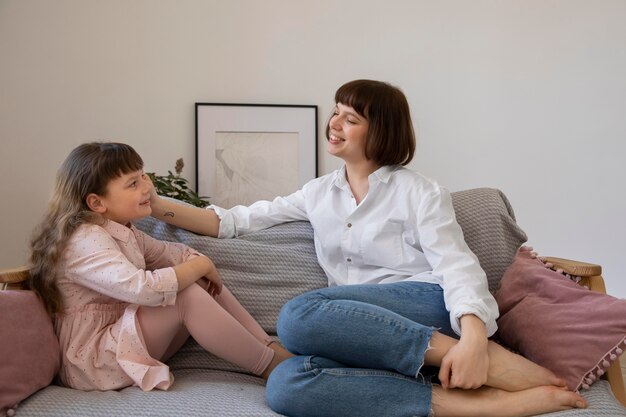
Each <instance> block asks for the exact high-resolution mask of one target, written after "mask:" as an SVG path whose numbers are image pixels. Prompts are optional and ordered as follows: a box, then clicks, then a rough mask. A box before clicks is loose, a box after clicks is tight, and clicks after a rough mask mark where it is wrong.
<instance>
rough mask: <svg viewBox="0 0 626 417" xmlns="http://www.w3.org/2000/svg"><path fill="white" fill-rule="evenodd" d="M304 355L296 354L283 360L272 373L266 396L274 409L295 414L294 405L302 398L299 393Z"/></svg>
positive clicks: (278, 411)
mask: <svg viewBox="0 0 626 417" xmlns="http://www.w3.org/2000/svg"><path fill="white" fill-rule="evenodd" d="M302 360H303V357H301V356H296V357H293V358H289V359H287V360H286V361H283V362H281V363H280V364H279V365H278V366H277V367H276V368H274V370H273V371H272V373H271V374H270V377H269V379H268V380H267V384H266V386H265V398H266V400H267V404H268V405H269V406H270V408H271V409H272V410H274V411H275V412H277V413H279V414H285V415H294V413H295V412H296V410H294V407H296V405H297V404H298V403H299V401H300V400H302V398H301V396H300V395H299V393H298V388H299V387H300V386H301V384H300V383H299V379H300V377H299V375H300V369H301V368H302Z"/></svg>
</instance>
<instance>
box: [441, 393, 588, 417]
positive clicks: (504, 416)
mask: <svg viewBox="0 0 626 417" xmlns="http://www.w3.org/2000/svg"><path fill="white" fill-rule="evenodd" d="M432 395H433V396H432V409H433V413H434V415H435V416H437V417H526V416H534V415H537V414H544V413H551V412H555V411H562V410H569V409H572V408H586V407H587V402H586V401H585V399H584V398H583V397H582V396H580V395H579V394H576V393H574V392H571V391H567V390H565V389H562V388H559V387H553V386H552V387H549V386H543V387H535V388H530V389H527V390H523V391H517V392H509V391H504V390H500V389H497V388H489V387H483V388H479V389H475V390H463V389H448V390H446V389H443V388H442V387H440V386H438V385H434V386H433V394H432Z"/></svg>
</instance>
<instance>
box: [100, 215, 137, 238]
mask: <svg viewBox="0 0 626 417" xmlns="http://www.w3.org/2000/svg"><path fill="white" fill-rule="evenodd" d="M102 227H103V228H104V230H106V231H107V232H108V233H109V234H110V235H111V236H112V237H113V238H114V239H116V240H119V241H121V242H124V243H126V242H128V239H130V235H131V233H132V232H133V231H132V228H133V225H132V224H130V223H129V226H124V225H123V224H119V223H117V222H114V221H113V220H107V221H106V223H104V225H103V226H102Z"/></svg>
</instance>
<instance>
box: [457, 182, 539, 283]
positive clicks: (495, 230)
mask: <svg viewBox="0 0 626 417" xmlns="http://www.w3.org/2000/svg"><path fill="white" fill-rule="evenodd" d="M451 196H452V204H453V205H454V211H455V213H456V219H457V222H458V223H459V225H460V226H461V229H463V235H464V237H465V241H466V242H467V245H468V246H469V247H470V249H471V250H472V252H474V253H475V254H476V256H477V257H478V260H479V261H480V266H481V267H482V268H483V269H484V270H485V273H486V274H487V280H488V282H489V291H491V292H492V293H494V294H495V292H496V291H497V289H498V286H499V285H500V279H501V278H502V275H503V274H504V271H505V270H506V268H507V267H508V266H509V265H510V264H511V262H512V260H513V257H514V256H515V252H516V251H517V249H518V248H519V247H520V246H521V245H522V244H523V243H524V242H526V239H527V238H526V234H525V233H524V231H523V230H522V229H521V228H520V227H519V226H518V225H517V223H516V222H515V213H514V212H513V208H512V207H511V204H510V203H509V200H508V199H507V198H506V196H505V195H504V193H502V191H500V190H496V189H494V188H475V189H472V190H464V191H456V192H453V193H451Z"/></svg>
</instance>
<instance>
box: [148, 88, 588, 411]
mask: <svg viewBox="0 0 626 417" xmlns="http://www.w3.org/2000/svg"><path fill="white" fill-rule="evenodd" d="M335 102H336V107H335V109H334V111H333V114H332V115H331V117H330V119H329V122H328V125H327V127H326V138H327V144H328V145H327V146H328V152H329V153H330V154H331V155H334V156H337V157H339V158H341V159H342V160H343V161H344V166H343V167H342V168H341V169H339V170H337V171H335V172H333V173H331V174H328V175H325V176H323V177H320V178H316V179H314V180H312V181H310V182H309V183H307V184H306V185H305V186H304V187H303V188H302V189H301V190H299V191H297V192H295V193H293V194H291V195H289V196H286V197H279V198H276V199H274V200H273V201H271V202H269V201H259V202H257V203H254V204H252V205H251V206H249V207H243V206H236V207H233V208H232V209H229V210H225V209H223V208H220V207H215V206H212V207H210V208H211V210H198V209H195V208H190V207H181V206H179V205H177V204H175V203H172V202H170V201H166V200H162V199H159V198H157V197H156V195H154V198H153V209H154V210H153V216H155V217H156V218H160V219H163V220H165V221H167V222H168V223H172V224H175V225H177V226H180V227H184V228H187V229H190V230H192V231H195V232H197V233H203V234H207V235H210V236H218V237H233V236H238V235H242V234H245V233H248V232H251V231H254V230H259V229H262V228H266V227H270V226H273V225H275V224H278V223H282V222H288V221H296V220H308V221H310V222H311V225H312V227H313V229H314V232H315V233H314V235H315V247H316V251H317V256H318V260H319V263H320V265H321V266H322V268H323V269H324V271H325V272H326V274H327V276H328V281H329V288H324V289H321V290H317V291H313V292H310V293H307V294H303V295H301V296H298V297H296V298H295V299H293V300H291V301H290V302H288V303H287V304H286V305H285V306H284V307H283V309H282V311H281V314H280V317H279V320H278V326H277V328H278V334H279V336H280V338H281V341H282V342H283V343H284V345H285V347H286V348H288V349H289V350H290V351H292V352H293V353H295V354H296V355H298V356H296V357H293V358H291V359H288V360H286V361H285V362H283V363H281V364H280V365H279V366H277V367H276V369H275V371H274V372H273V373H272V375H271V377H270V379H269V380H268V384H267V400H268V402H269V404H270V406H271V407H272V408H273V409H274V410H275V411H277V412H279V413H282V414H286V415H290V416H335V415H337V416H350V415H355V416H383V415H384V416H405V415H406V416H415V415H419V416H428V415H431V414H434V415H436V416H437V417H440V416H483V417H484V416H497V417H506V416H512V417H515V416H528V415H534V414H540V413H545V412H550V411H556V410H564V409H568V408H573V407H580V408H582V407H586V402H585V400H584V399H583V398H582V397H581V396H580V395H578V394H576V393H572V392H568V391H566V390H565V389H564V383H563V381H562V380H561V379H560V378H558V377H556V376H555V375H553V374H552V373H551V372H550V371H548V370H546V369H544V368H542V367H540V366H537V365H535V364H533V363H532V362H530V361H528V360H526V359H524V358H522V357H521V356H519V355H515V354H513V353H510V352H508V351H507V350H505V349H503V348H502V347H500V346H499V345H497V344H495V343H493V342H490V341H488V337H489V336H491V335H492V334H493V333H494V332H495V331H496V323H495V319H496V318H497V316H498V311H497V305H496V303H495V300H494V299H493V297H492V296H491V294H490V293H489V291H488V289H487V281H486V277H485V273H484V272H483V271H482V269H481V268H480V266H479V264H478V260H477V259H476V257H475V256H474V254H473V253H472V252H471V251H470V249H469V248H468V247H467V245H466V244H465V242H464V240H463V234H462V231H461V229H460V227H459V225H458V224H457V222H456V220H455V216H454V210H453V208H452V204H451V200H450V195H449V193H448V192H447V191H446V190H445V189H444V188H442V187H440V186H439V185H438V184H437V183H436V182H435V181H432V180H430V179H428V178H426V177H424V176H422V175H420V174H418V173H415V172H413V171H410V170H408V169H406V168H404V165H406V164H408V163H409V162H410V161H411V159H412V158H413V155H414V152H415V136H414V132H413V127H412V122H411V116H410V111H409V106H408V103H407V100H406V97H405V96H404V94H403V93H402V91H400V90H399V89H398V88H396V87H394V86H391V85H389V84H387V83H384V82H379V81H372V80H356V81H352V82H349V83H347V84H345V85H343V86H341V87H340V88H339V89H338V90H337V92H336V94H335ZM424 365H426V366H435V367H438V368H439V371H438V380H439V383H440V384H431V383H430V382H429V381H427V380H426V378H425V377H424V376H423V375H422V373H421V371H422V366H424Z"/></svg>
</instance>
